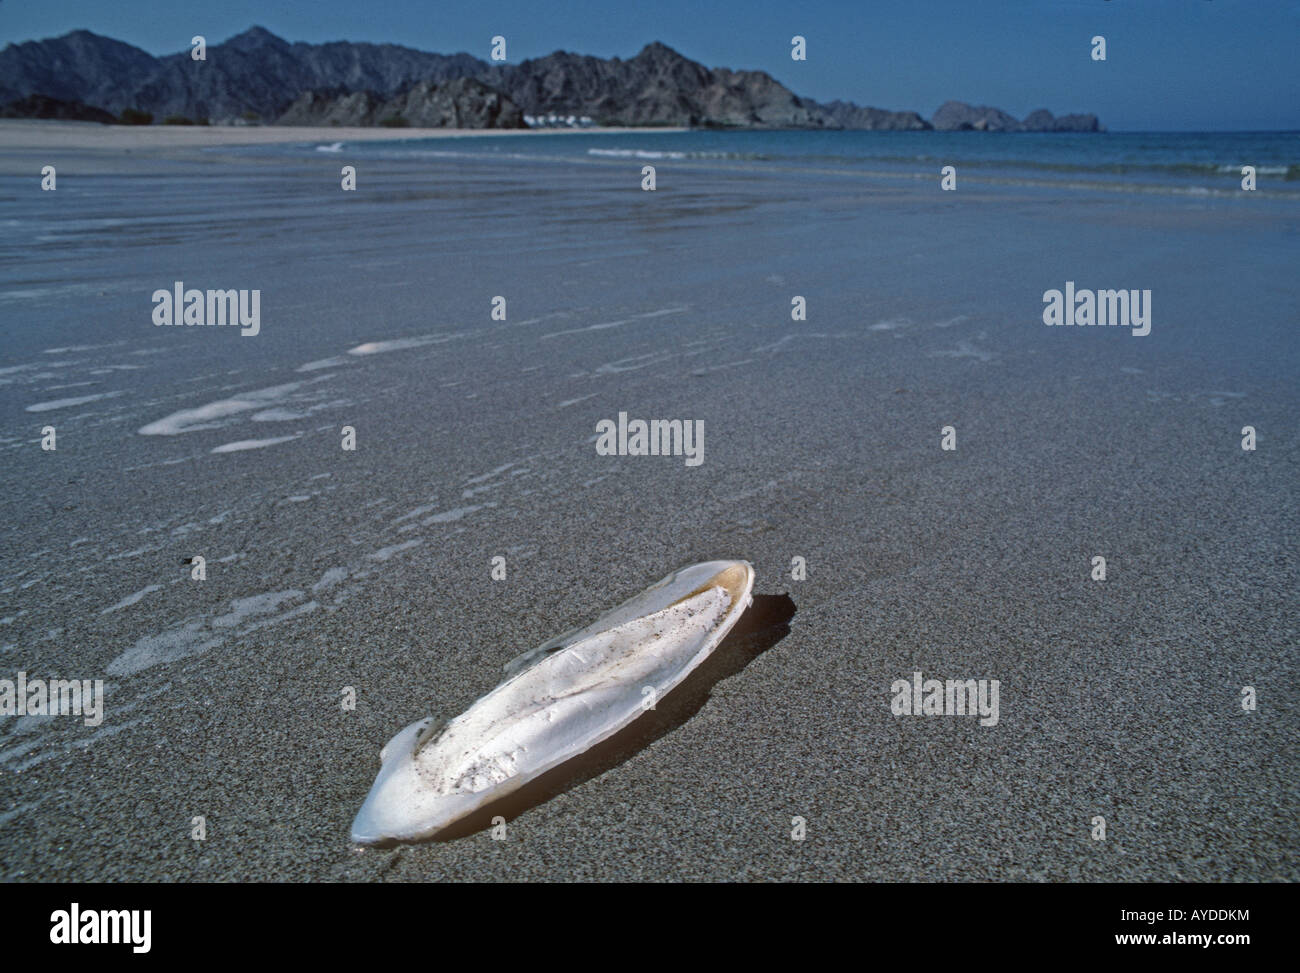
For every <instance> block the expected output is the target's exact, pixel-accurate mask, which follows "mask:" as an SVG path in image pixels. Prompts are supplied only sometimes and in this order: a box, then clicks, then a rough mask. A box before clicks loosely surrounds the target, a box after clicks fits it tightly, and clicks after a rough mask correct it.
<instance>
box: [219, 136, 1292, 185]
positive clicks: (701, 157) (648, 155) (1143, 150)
mask: <svg viewBox="0 0 1300 973" xmlns="http://www.w3.org/2000/svg"><path fill="white" fill-rule="evenodd" d="M223 151H225V150H223ZM241 151H243V152H248V153H251V154H283V153H288V154H302V153H304V152H312V153H315V152H325V153H330V152H335V153H338V152H343V151H346V152H347V153H348V154H349V155H350V156H352V157H355V158H359V159H368V158H373V159H384V158H391V159H411V158H419V157H422V156H423V157H428V158H442V159H448V158H465V159H475V158H479V159H492V158H496V159H504V158H518V159H521V160H528V159H537V160H550V161H568V162H591V163H598V162H612V161H624V160H627V161H634V162H642V163H645V164H651V165H659V164H670V163H671V164H677V165H692V166H705V167H710V168H716V169H726V168H731V169H744V168H754V167H761V168H764V169H788V170H791V171H799V172H818V171H821V172H824V173H826V174H845V173H862V174H881V175H896V176H904V177H909V176H910V177H918V178H929V177H934V178H936V179H937V178H939V175H940V172H941V170H942V169H943V168H944V167H945V166H953V167H954V168H955V169H956V170H957V175H958V178H959V179H961V178H962V177H963V176H967V177H972V178H974V179H976V180H978V181H984V182H994V183H999V182H1000V183H1005V184H1020V185H1033V184H1036V183H1045V184H1049V185H1050V184H1059V183H1062V182H1064V183H1072V184H1076V185H1082V186H1085V187H1086V186H1096V187H1098V188H1102V187H1105V188H1112V189H1123V188H1133V189H1139V190H1141V189H1146V190H1151V189H1156V188H1163V189H1166V190H1173V191H1177V192H1190V193H1194V194H1196V193H1209V194H1216V193H1220V192H1222V193H1236V192H1240V191H1241V188H1242V185H1241V184H1242V180H1243V178H1244V174H1243V171H1242V170H1243V167H1244V166H1253V167H1254V170H1255V179H1256V185H1257V187H1259V188H1266V189H1269V190H1271V191H1276V192H1282V193H1285V194H1287V195H1296V196H1300V132H1102V133H1086V134H1085V133H1063V132H1062V133H1057V132H1052V133H999V132H934V131H925V132H866V131H808V130H743V131H742V130H691V131H673V130H656V129H653V128H647V129H641V130H636V131H631V132H600V131H591V132H570V131H561V132H555V133H550V132H548V133H535V132H530V133H528V134H527V135H526V136H525V137H520V138H513V137H509V136H503V137H496V138H490V139H484V138H477V137H474V136H468V137H465V138H463V139H462V138H451V139H446V138H440V139H415V140H394V141H377V142H364V143H352V144H349V143H347V142H343V141H340V142H328V141H327V142H314V143H310V144H300V145H289V146H285V145H277V146H254V147H249V148H247V149H243V150H241Z"/></svg>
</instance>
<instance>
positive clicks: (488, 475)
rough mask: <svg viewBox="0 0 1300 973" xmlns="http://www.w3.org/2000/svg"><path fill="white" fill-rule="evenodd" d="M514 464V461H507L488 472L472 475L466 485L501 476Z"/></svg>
mask: <svg viewBox="0 0 1300 973" xmlns="http://www.w3.org/2000/svg"><path fill="white" fill-rule="evenodd" d="M514 465H515V464H514V463H506V464H505V465H504V466H498V467H497V468H496V469H495V470H490V471H489V472H487V473H480V474H479V475H478V476H471V477H470V478H469V479H468V480H466V481H465V485H466V486H469V485H470V484H472V483H482V482H483V481H484V480H490V479H492V477H494V476H500V475H501V474H502V473H504V472H505V471H506V470H508V469H510V468H511V467H512V466H514Z"/></svg>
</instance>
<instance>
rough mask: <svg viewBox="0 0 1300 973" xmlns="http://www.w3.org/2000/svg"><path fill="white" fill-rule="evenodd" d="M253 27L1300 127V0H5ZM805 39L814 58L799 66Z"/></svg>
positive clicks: (896, 100) (170, 23) (841, 91)
mask: <svg viewBox="0 0 1300 973" xmlns="http://www.w3.org/2000/svg"><path fill="white" fill-rule="evenodd" d="M253 24H260V25H262V26H264V27H266V28H267V29H269V30H271V31H273V32H274V33H276V34H279V35H280V36H281V37H284V38H286V39H288V40H303V41H312V42H320V41H329V40H351V41H374V42H391V43H396V44H404V45H407V46H409V47H415V48H420V49H422V50H431V51H439V52H443V53H453V52H456V51H468V52H469V53H471V54H474V55H476V56H478V57H482V58H486V57H487V54H488V47H489V43H490V39H491V37H492V36H493V35H494V34H502V35H504V36H505V37H506V40H507V45H508V50H507V53H508V55H509V60H511V61H520V60H523V59H524V58H527V57H537V56H541V55H543V54H548V53H550V52H551V51H554V50H557V49H564V50H569V51H576V52H578V53H582V54H595V55H599V56H601V57H609V56H619V57H631V56H633V55H634V54H636V52H637V51H638V50H640V49H641V47H642V46H643V45H645V44H646V43H648V42H649V41H651V40H661V41H663V42H664V43H666V44H668V45H669V46H671V47H674V48H676V49H677V50H678V51H680V52H681V53H682V54H684V55H686V56H687V57H690V58H692V59H694V60H697V61H701V62H703V63H704V64H706V65H708V66H710V67H717V66H725V67H734V68H757V69H761V70H765V71H767V72H769V73H770V74H772V75H773V76H774V77H776V78H777V80H779V81H781V82H782V83H784V84H785V85H786V86H787V87H789V88H791V89H792V90H793V91H795V92H796V93H797V94H801V95H807V96H809V97H812V98H816V99H818V100H820V101H829V100H832V99H834V98H845V99H848V100H850V101H856V102H858V103H859V104H863V105H872V106H876V107H880V108H891V109H899V110H901V109H911V110H914V111H918V112H920V113H921V114H922V115H925V116H926V117H929V116H930V115H931V114H933V112H934V110H935V109H936V108H937V107H938V106H939V105H940V104H942V103H943V102H944V101H946V100H948V99H950V98H955V99H958V100H960V101H968V102H971V103H973V104H987V105H994V106H997V107H999V108H1002V109H1005V110H1006V111H1009V112H1011V113H1012V114H1013V115H1016V116H1018V117H1023V116H1024V115H1025V114H1027V113H1028V112H1029V111H1031V110H1033V109H1035V108H1048V109H1050V110H1052V111H1053V112H1055V113H1057V114H1063V113H1066V112H1072V111H1091V112H1096V113H1097V114H1098V115H1099V116H1101V119H1102V122H1103V123H1104V124H1106V125H1107V126H1108V127H1110V128H1111V129H1112V130H1179V129H1181V130H1192V129H1199V130H1218V129H1300V0H845V2H840V0H822V2H816V0H809V2H805V3H799V2H790V0H786V2H775V0H720V2H709V0H639V2H633V0H622V2H596V0H564V2H562V3H554V4H548V3H543V2H539V0H473V2H447V3H439V2H430V0H205V2H201V3H200V2H187V0H0V42H9V41H22V40H32V39H38V38H42V37H51V36H56V35H58V34H63V33H66V32H67V31H69V30H74V29H76V28H86V29H89V30H93V31H95V32H96V33H100V34H106V35H108V36H111V37H115V38H117V39H119V40H124V41H127V42H129V43H132V44H135V45H137V46H138V47H142V48H144V49H145V50H147V51H149V52H151V53H154V54H162V53H171V52H174V51H178V50H181V49H183V48H187V47H188V45H189V39H190V37H192V36H193V35H194V34H203V35H204V36H205V37H207V39H208V42H209V44H212V43H215V42H217V41H220V40H224V39H225V38H227V37H229V36H231V35H232V34H236V33H239V32H240V31H242V30H244V29H246V28H247V27H249V26H251V25H253ZM795 34H801V35H803V36H804V37H806V38H807V40H808V60H807V61H806V62H800V63H796V62H794V61H792V60H791V59H790V54H789V51H790V38H791V37H792V36H793V35H795ZM1095 34H1101V35H1103V36H1105V38H1106V42H1107V60H1106V62H1104V63H1099V62H1094V61H1092V60H1091V58H1090V56H1089V50H1090V46H1089V40H1090V38H1092V37H1093V35H1095Z"/></svg>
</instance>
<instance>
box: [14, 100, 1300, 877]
mask: <svg viewBox="0 0 1300 973" xmlns="http://www.w3.org/2000/svg"><path fill="white" fill-rule="evenodd" d="M459 134H465V133H453V132H446V131H437V132H417V131H415V130H409V129H408V130H392V129H382V130H376V129H369V130H341V129H330V130H307V129H296V128H293V129H274V128H247V129H216V128H179V127H177V128H172V127H154V128H151V129H149V130H147V131H137V130H127V129H122V128H116V127H108V126H91V125H75V124H53V123H9V122H5V123H0V171H3V172H4V173H5V174H6V175H7V176H9V177H15V178H9V179H7V180H6V188H5V190H4V198H5V204H6V205H5V209H6V219H5V223H6V233H5V235H4V236H5V239H4V242H3V244H0V254H3V259H0V268H3V269H0V284H2V286H0V319H2V320H3V325H0V329H2V331H3V335H4V341H3V356H2V357H0V426H2V427H3V428H0V450H3V455H4V458H5V461H4V463H3V464H0V495H2V499H0V505H2V506H3V516H4V522H5V524H6V525H7V529H6V531H5V532H4V534H3V539H0V565H2V573H0V598H2V599H3V600H2V601H0V667H2V669H3V672H0V675H3V676H5V677H6V678H11V677H12V675H13V673H14V672H16V671H18V670H23V671H25V672H26V673H28V674H29V675H31V676H32V677H36V676H40V677H42V678H51V677H61V678H74V677H75V678H82V679H102V680H104V701H105V709H104V714H103V720H102V722H101V723H100V724H98V725H95V726H90V725H86V723H85V722H84V721H83V720H81V719H77V718H72V717H62V716H60V717H34V716H23V717H14V718H6V719H4V720H2V721H0V877H3V878H4V879H5V880H24V881H54V880H58V881H71V880H88V881H118V880H146V881H151V880H166V881H176V880H180V881H230V880H258V881H260V880H311V881H423V880H444V879H445V880H463V881H486V880H500V881H518V880H528V879H550V880H581V879H588V880H667V881H673V880H691V879H713V880H846V879H847V880H875V881H908V880H994V881H1005V880H1030V881H1065V880H1070V881H1148V880H1161V881H1188V880H1195V881H1260V880H1263V881H1270V880H1286V881H1295V880H1296V879H1297V878H1300V869H1298V868H1297V863H1296V858H1295V855H1294V849H1295V847H1296V841H1297V836H1298V835H1297V829H1298V826H1297V823H1296V822H1297V791H1296V782H1297V780H1300V773H1298V771H1300V767H1298V766H1297V754H1298V753H1300V748H1298V747H1297V742H1300V741H1297V729H1296V728H1297V726H1300V721H1297V712H1296V701H1295V696H1294V693H1292V692H1291V687H1293V686H1294V685H1295V683H1296V679H1297V677H1298V676H1300V672H1298V671H1297V658H1296V652H1295V645H1296V636H1297V603H1296V591H1297V537H1298V536H1300V535H1298V533H1297V528H1298V527H1300V523H1298V521H1297V504H1296V499H1297V498H1296V484H1297V483H1300V464H1298V462H1297V456H1298V455H1300V454H1298V453H1297V450H1296V447H1297V445H1298V443H1297V433H1296V423H1295V416H1296V410H1297V407H1298V406H1300V391H1298V389H1297V385H1296V382H1295V375H1296V374H1297V365H1300V361H1298V360H1297V359H1298V357H1300V345H1298V344H1297V342H1296V341H1295V339H1294V328H1295V324H1296V322H1297V320H1300V298H1298V297H1297V293H1296V290H1295V288H1294V285H1293V283H1291V281H1292V280H1293V278H1294V270H1295V242H1294V233H1295V229H1294V228H1295V225H1296V216H1297V208H1296V204H1295V203H1294V202H1283V203H1278V202H1276V201H1275V200H1273V201H1270V200H1267V199H1265V200H1258V199H1242V198H1233V197H1223V198H1220V197H1212V196H1206V197H1203V198H1202V197H1193V196H1189V195H1186V194H1183V195H1168V196H1161V195H1156V194H1149V195H1138V194H1133V193H1126V192H1121V191H1104V190H1095V191H1080V190H1067V191H1062V192H1056V193H1051V192H1046V191H1044V190H1043V189H1041V188H1040V187H1039V188H1036V187H1009V186H999V185H983V184H980V183H979V182H978V180H973V181H972V182H971V183H969V188H966V187H967V185H968V184H967V183H963V189H962V191H960V192H958V193H955V194H944V193H941V192H939V191H938V189H937V176H936V178H935V179H927V180H924V181H922V180H920V179H915V180H904V179H894V180H881V179H870V178H863V177H859V176H855V175H853V174H843V175H837V176H828V175H811V174H800V173H791V172H784V171H769V170H764V169H763V168H762V167H761V166H759V165H752V166H747V167H744V168H736V169H733V170H726V171H724V170H713V169H710V168H708V167H706V166H704V165H694V166H679V167H674V165H673V162H672V160H665V161H663V162H661V163H660V164H659V167H658V187H657V189H656V191H655V192H654V193H649V192H643V191H642V190H641V186H640V181H641V178H642V176H641V167H642V161H641V160H639V159H636V158H624V159H618V158H600V157H596V158H594V159H593V160H592V162H591V164H589V165H583V166H573V165H566V164H563V163H560V162H549V161H545V160H542V161H537V160H528V159H515V158H509V157H502V158H499V159H491V158H479V157H475V158H472V159H469V158H463V157H438V156H436V155H430V156H429V157H426V158H420V159H418V160H402V159H388V158H383V159H369V160H366V161H362V162H358V163H357V166H358V170H359V171H358V185H359V188H358V191H357V192H355V193H345V192H342V191H340V187H339V168H340V166H341V165H343V164H347V163H348V162H349V157H348V150H347V149H345V150H344V151H343V152H341V153H324V152H322V153H313V152H311V151H304V152H303V153H301V154H298V155H292V154H267V155H265V156H262V155H258V154H256V153H245V154H242V155H240V156H239V165H237V166H226V165H224V164H219V163H214V161H213V159H212V157H211V156H210V154H205V153H204V149H206V148H214V147H222V148H233V147H248V146H250V145H255V144H262V143H287V144H296V143H312V142H335V141H343V142H347V143H352V142H359V141H361V140H363V139H411V138H428V137H444V136H446V137H450V136H453V135H459ZM475 135H476V136H480V135H481V136H483V137H484V144H485V143H486V141H488V140H495V138H496V136H497V133H491V132H483V133H475ZM501 137H502V138H505V137H506V136H504V135H502V136H501ZM512 137H522V138H523V139H532V138H533V136H532V135H524V136H512ZM476 144H478V143H476ZM128 151H129V153H130V157H129V158H127V156H126V153H127V152H128ZM47 157H48V161H49V163H50V164H56V165H57V166H58V168H59V174H60V175H59V180H60V181H59V187H58V190H57V192H54V193H42V192H41V191H40V190H39V180H40V176H39V168H40V166H39V165H36V164H35V163H36V162H40V163H41V164H45V160H46V159H47ZM108 157H111V158H112V160H113V161H112V164H111V165H106V164H104V160H105V159H106V158H108ZM20 174H22V175H21V177H19V176H20ZM1225 255H1230V259H1229V257H1228V256H1225ZM1085 279H1086V280H1087V281H1088V282H1089V286H1097V287H1103V286H1107V287H1134V288H1149V289H1150V290H1151V291H1152V293H1153V295H1154V296H1153V303H1152V307H1153V312H1152V314H1153V320H1152V325H1151V331H1150V334H1149V335H1147V336H1145V337H1137V336H1134V335H1133V334H1130V333H1126V331H1125V330H1124V329H1118V328H1109V329H1107V328H1052V327H1048V326H1045V325H1044V323H1043V320H1042V317H1041V315H1042V312H1043V301H1042V299H1041V296H1042V294H1043V292H1044V290H1046V289H1047V288H1050V287H1057V288H1059V287H1062V286H1063V285H1064V284H1065V283H1066V282H1067V281H1076V280H1077V281H1080V282H1081V283H1080V286H1083V282H1084V281H1085ZM175 281H183V282H184V284H185V286H187V287H196V288H247V289H253V288H257V289H260V294H261V298H260V299H261V305H260V307H261V320H260V332H259V333H258V334H257V335H256V336H255V337H251V336H250V337H243V336H241V335H240V333H239V331H238V329H235V328H202V327H200V328H185V327H179V328H177V327H155V326H154V324H153V322H152V320H151V314H152V312H153V304H152V303H151V295H152V294H153V293H154V292H155V290H156V289H159V288H163V289H167V288H171V287H172V286H173V282H175ZM498 296H501V297H504V298H505V299H506V304H507V312H506V317H505V319H504V320H501V319H499V318H494V317H493V315H492V310H493V299H494V298H495V297H498ZM796 296H802V297H804V298H805V299H806V304H807V316H806V319H805V320H792V318H791V306H792V299H793V298H794V297H796ZM620 412H626V413H627V414H628V415H631V416H640V417H665V418H682V419H699V420H703V422H704V427H705V430H706V435H705V439H704V444H705V446H704V454H703V462H702V463H701V464H700V465H699V466H697V467H692V466H688V465H687V464H686V463H684V462H683V461H682V459H681V458H680V457H650V456H613V457H611V456H599V455H597V453H596V451H595V449H594V447H593V443H594V441H595V430H596V424H597V423H598V422H599V421H600V420H602V419H613V418H616V417H617V416H618V414H619V413H620ZM50 425H52V426H54V427H55V428H56V430H57V449H56V450H53V451H50V450H44V449H42V446H41V442H42V438H43V436H45V435H46V434H45V433H44V432H43V431H42V430H43V429H44V427H46V426H50ZM1247 425H1249V426H1252V427H1254V429H1256V430H1257V431H1258V448H1257V449H1256V450H1254V451H1250V452H1247V451H1244V450H1243V449H1242V448H1241V441H1242V428H1243V427H1244V426H1247ZM949 426H951V427H953V429H954V430H955V437H956V440H955V441H956V449H955V450H945V449H943V448H941V440H942V438H943V430H944V428H945V427H949ZM344 427H350V428H351V429H353V430H354V432H355V439H356V449H355V450H345V449H343V448H341V442H342V440H343V437H344V435H345V433H344V431H343V430H344ZM195 555H202V556H203V557H204V558H205V563H206V578H205V579H204V580H202V581H198V580H193V578H192V573H191V572H192V569H191V567H190V565H189V563H188V562H189V561H190V559H191V558H192V557H194V556H195ZM1099 555H1100V556H1104V557H1105V558H1106V560H1107V569H1108V575H1107V578H1106V580H1105V581H1104V582H1098V581H1094V580H1092V578H1091V577H1090V573H1091V572H1092V570H1093V563H1094V562H1093V558H1094V557H1096V556H1099ZM498 556H499V557H504V558H505V559H506V562H505V563H506V564H507V566H508V573H507V576H506V579H505V580H493V579H492V577H491V576H490V569H491V559H492V558H494V557H498ZM718 557H734V558H744V559H747V560H749V561H750V562H751V563H753V565H754V566H755V568H756V571H757V582H756V585H755V592H756V593H757V594H758V595H760V596H762V597H763V598H764V599H765V600H764V601H763V603H762V605H761V606H760V607H761V608H762V611H763V616H762V618H760V619H757V620H756V621H755V622H754V624H753V625H752V626H751V628H750V629H748V630H746V631H745V632H742V633H741V636H740V637H739V638H738V639H736V640H733V643H732V644H731V646H730V647H729V650H728V652H727V653H726V658H725V659H723V660H721V661H720V663H719V668H717V669H716V670H715V671H713V672H711V673H709V674H707V676H706V678H705V680H704V681H703V682H698V683H697V684H695V685H694V686H693V687H692V688H691V690H690V692H691V693H693V694H694V695H693V696H692V697H691V698H689V699H686V700H683V701H679V703H678V704H677V705H676V708H675V709H671V710H670V711H669V712H667V713H666V714H663V715H662V716H661V719H660V721H659V723H658V724H657V725H656V726H654V727H652V728H650V729H649V730H648V731H647V732H646V733H645V734H644V735H643V736H642V737H640V738H637V739H635V740H632V741H630V742H627V743H626V745H625V749H624V751H623V752H616V753H613V754H607V755H605V756H604V757H603V758H602V759H603V761H604V762H603V763H600V764H598V765H593V766H592V767H588V768H584V769H583V771H582V773H581V774H578V773H577V772H576V771H575V777H574V778H573V779H571V780H569V781H561V782H559V783H558V784H557V785H556V787H555V788H554V792H553V793H552V794H550V795H548V796H547V799H544V800H541V802H540V803H536V804H534V805H532V806H528V807H523V808H520V809H517V810H520V811H521V812H522V813H519V814H518V816H516V817H513V818H512V819H511V820H510V822H509V825H508V829H507V834H506V837H505V840H494V839H493V837H492V835H491V834H490V833H488V832H486V831H484V832H479V833H476V834H472V835H469V836H466V837H461V838H457V839H456V840H452V841H447V842H431V843H426V844H421V845H413V846H403V847H398V848H395V849H364V850H363V849H358V848H357V847H355V846H353V845H352V844H351V842H350V841H349V824H350V822H351V820H352V816H353V815H354V814H355V813H356V811H357V809H358V807H359V806H360V804H361V802H362V800H363V799H364V798H365V795H366V793H367V791H368V789H369V787H370V785H371V782H372V781H373V779H374V775H375V773H376V771H377V770H378V767H379V760H378V755H379V748H380V747H381V746H382V745H383V744H384V743H386V742H387V741H388V740H389V738H390V737H391V736H392V735H393V734H394V733H396V732H397V731H398V730H399V729H401V728H402V727H403V726H405V725H407V724H408V723H410V722H411V721H413V720H416V719H418V718H420V717H423V716H427V715H434V716H441V717H447V716H451V715H454V714H456V713H458V712H461V711H462V710H463V709H464V708H465V707H466V706H467V705H468V704H469V703H471V702H472V701H473V700H474V699H476V698H477V697H479V696H480V695H482V694H483V693H485V692H487V691H488V690H489V689H491V688H492V687H493V686H494V685H495V684H496V682H497V680H498V679H499V677H500V672H501V666H502V665H503V664H504V663H506V662H507V661H509V660H510V659H511V658H513V657H514V656H515V655H517V654H518V653H519V652H521V651H523V650H524V649H526V648H529V647H531V646H533V645H537V644H539V643H541V642H543V641H545V640H547V639H549V638H551V637H552V636H554V635H557V634H559V633H560V632H562V631H564V630H566V629H568V628H571V627H573V626H576V625H580V624H585V623H586V622H588V621H590V620H591V619H592V618H594V617H595V616H596V615H597V614H599V613H600V612H601V611H604V610H605V609H608V608H611V607H613V606H614V605H616V604H618V603H619V602H620V601H622V600H623V599H624V598H626V597H628V596H629V595H631V594H633V593H635V592H636V591H638V590H640V589H641V588H643V587H645V586H646V585H648V584H649V583H651V582H653V581H655V580H657V579H659V578H661V577H663V576H664V575H665V574H667V573H668V572H669V571H671V570H673V569H675V568H677V567H680V566H682V565H684V564H687V563H690V562H692V561H697V560H705V559H709V558H718ZM795 558H802V559H804V561H805V562H806V565H807V573H806V579H799V580H796V579H795V578H794V577H792V564H793V560H794V559H795ZM916 672H921V673H923V674H924V678H926V679H929V678H936V679H940V680H944V679H950V678H951V679H962V680H964V679H976V680H981V679H984V680H998V681H999V684H1000V687H1001V689H1000V713H999V718H998V720H997V722H996V725H991V726H984V725H981V724H980V722H979V721H978V720H977V719H972V718H969V717H962V716H955V717H937V718H924V717H909V716H898V715H895V713H894V712H892V711H891V698H892V693H891V686H892V685H893V684H894V683H895V682H896V681H897V680H900V679H902V680H909V681H910V680H911V679H912V678H913V674H914V673H916ZM1243 687H1253V689H1254V690H1255V691H1256V692H1257V693H1258V699H1259V704H1258V708H1257V709H1256V710H1254V711H1253V712H1252V711H1245V710H1243V708H1242V706H1241V699H1242V692H1243ZM349 689H350V690H352V691H353V692H354V694H355V698H356V706H355V709H348V708H346V707H345V706H344V705H343V703H342V700H344V699H345V698H346V697H347V691H348V690H349ZM198 817H201V818H202V819H203V827H204V829H205V830H204V835H205V836H204V838H203V840H195V839H194V837H193V836H192V834H193V831H194V828H195V826H196V825H195V819H196V818H198ZM1098 817H1103V818H1104V819H1105V823H1106V828H1107V833H1106V838H1105V840H1097V839H1096V838H1095V836H1094V830H1095V827H1096V824H1095V819H1096V818H1098ZM795 818H800V819H802V820H803V821H804V823H805V827H806V837H805V838H804V839H803V840H792V837H791V833H792V822H793V821H794V819H795Z"/></svg>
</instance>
